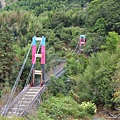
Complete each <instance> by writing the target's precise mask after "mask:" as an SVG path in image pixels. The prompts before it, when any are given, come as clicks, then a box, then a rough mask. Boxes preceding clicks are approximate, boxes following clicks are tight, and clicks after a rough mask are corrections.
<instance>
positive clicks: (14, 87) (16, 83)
mask: <svg viewBox="0 0 120 120" xmlns="http://www.w3.org/2000/svg"><path fill="white" fill-rule="evenodd" d="M31 47H32V43H31V45H30V47H29V50H28V53H27V54H26V58H25V59H24V62H23V64H22V67H21V69H20V72H19V74H18V77H17V79H16V81H15V83H14V86H13V88H12V91H11V93H10V96H9V98H8V100H7V103H6V105H5V107H4V109H3V111H2V116H4V115H5V114H6V112H7V110H8V109H9V106H10V105H9V104H10V102H11V100H12V98H13V95H14V93H15V90H16V88H17V85H18V82H19V81H20V76H21V74H22V71H23V69H24V67H25V64H26V61H27V58H28V56H29V53H30V50H31Z"/></svg>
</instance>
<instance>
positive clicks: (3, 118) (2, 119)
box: [0, 116, 25, 120]
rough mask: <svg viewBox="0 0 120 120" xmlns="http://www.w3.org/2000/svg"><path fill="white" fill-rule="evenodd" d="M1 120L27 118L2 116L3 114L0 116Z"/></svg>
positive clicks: (22, 119)
mask: <svg viewBox="0 0 120 120" xmlns="http://www.w3.org/2000/svg"><path fill="white" fill-rule="evenodd" d="M0 120H25V119H24V118H20V117H12V118H8V117H2V116H0Z"/></svg>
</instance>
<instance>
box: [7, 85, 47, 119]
mask: <svg viewBox="0 0 120 120" xmlns="http://www.w3.org/2000/svg"><path fill="white" fill-rule="evenodd" d="M44 88H45V86H42V87H28V88H27V90H26V91H25V93H24V94H23V93H20V94H21V95H20V94H19V97H17V99H16V98H15V99H16V100H14V103H13V105H12V106H10V109H9V110H8V112H7V114H6V115H7V116H9V117H12V116H23V115H24V114H25V113H26V112H27V111H28V110H29V108H30V106H31V105H32V104H33V103H34V102H35V101H36V99H37V98H38V96H39V95H40V94H41V93H42V92H43V90H44Z"/></svg>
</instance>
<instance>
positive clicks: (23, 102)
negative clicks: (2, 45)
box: [1, 35, 86, 117]
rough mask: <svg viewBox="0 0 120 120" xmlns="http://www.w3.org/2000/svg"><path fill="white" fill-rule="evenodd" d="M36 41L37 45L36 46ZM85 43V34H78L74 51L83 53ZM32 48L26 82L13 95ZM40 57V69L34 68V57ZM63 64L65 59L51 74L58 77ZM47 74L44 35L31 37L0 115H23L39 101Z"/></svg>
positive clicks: (47, 77) (61, 71) (61, 72)
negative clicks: (20, 89)
mask: <svg viewBox="0 0 120 120" xmlns="http://www.w3.org/2000/svg"><path fill="white" fill-rule="evenodd" d="M37 43H39V46H38V47H37ZM85 43H86V37H85V35H80V39H79V41H78V44H77V46H76V48H75V50H74V52H75V53H80V54H82V53H83V48H82V46H83V45H85ZM31 50H32V66H31V69H30V72H29V74H28V77H27V80H26V83H25V85H24V88H23V90H22V91H21V92H20V93H19V94H18V95H17V96H15V91H16V89H17V86H18V83H19V81H20V77H21V74H22V72H23V70H24V67H25V64H26V61H27V58H28V56H29V54H30V51H31ZM37 58H40V64H41V69H39V70H36V59H37ZM64 66H65V61H62V63H61V64H60V65H59V66H58V67H56V68H54V69H53V73H52V74H53V75H54V76H55V77H56V78H58V77H59V76H61V75H62V74H63V73H64V72H65V70H63V67H64ZM36 75H39V76H40V77H39V78H40V81H39V85H35V76H36ZM49 78H50V76H49V74H45V37H44V36H42V37H36V36H34V37H33V38H32V43H31V45H30V47H29V50H28V52H27V54H26V57H25V59H24V61H23V65H22V67H21V69H20V71H19V74H18V76H17V79H16V81H15V84H14V86H13V88H12V91H11V93H10V96H9V98H8V100H7V102H6V104H5V106H4V108H3V110H2V114H1V115H2V116H9V117H12V116H25V115H26V113H28V111H29V109H30V108H31V107H32V106H33V105H34V103H35V102H36V101H38V102H39V104H40V103H41V95H42V94H43V92H44V91H45V88H46V84H45V83H46V82H47V81H48V80H49Z"/></svg>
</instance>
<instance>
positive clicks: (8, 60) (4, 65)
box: [0, 24, 17, 85]
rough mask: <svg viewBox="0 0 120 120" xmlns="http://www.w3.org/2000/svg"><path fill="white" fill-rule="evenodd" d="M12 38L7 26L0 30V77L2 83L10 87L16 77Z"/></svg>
mask: <svg viewBox="0 0 120 120" xmlns="http://www.w3.org/2000/svg"><path fill="white" fill-rule="evenodd" d="M13 45H14V37H13V33H12V31H11V30H10V28H9V27H8V25H7V24H4V25H3V26H2V27H1V28H0V77H1V79H2V80H3V83H6V84H10V85H12V84H13V82H14V80H15V77H16V67H17V63H16V60H15V51H14V49H13Z"/></svg>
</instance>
